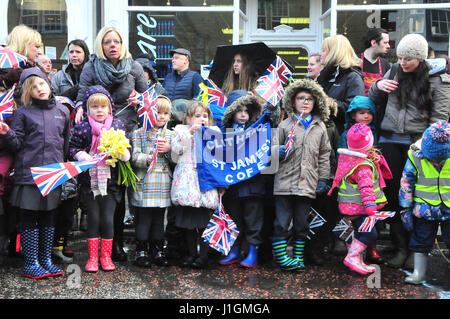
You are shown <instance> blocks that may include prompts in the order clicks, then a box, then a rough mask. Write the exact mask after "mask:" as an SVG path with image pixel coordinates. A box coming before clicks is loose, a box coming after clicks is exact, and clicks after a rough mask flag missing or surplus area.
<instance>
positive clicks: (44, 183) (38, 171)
mask: <svg viewBox="0 0 450 319" xmlns="http://www.w3.org/2000/svg"><path fill="white" fill-rule="evenodd" d="M107 155H108V154H107V153H100V154H96V155H94V156H93V158H92V159H90V160H87V161H77V162H64V163H55V164H49V165H44V166H39V167H31V168H30V170H31V176H32V177H33V179H34V182H35V183H36V185H37V187H38V188H39V191H40V192H41V194H42V196H44V197H45V196H47V195H48V194H49V193H50V192H51V191H52V190H54V189H56V188H57V187H58V186H59V185H61V184H62V183H64V182H66V181H68V180H69V179H71V178H73V177H75V176H77V175H78V174H80V173H82V172H84V171H85V170H87V169H89V168H91V167H92V166H94V165H95V164H97V163H98V162H100V161H101V160H103V159H104V158H105V157H106V156H107Z"/></svg>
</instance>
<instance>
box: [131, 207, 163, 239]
mask: <svg viewBox="0 0 450 319" xmlns="http://www.w3.org/2000/svg"><path fill="white" fill-rule="evenodd" d="M134 209H135V213H136V239H137V240H140V241H146V240H150V239H154V240H162V239H164V213H165V211H166V209H165V208H159V207H134Z"/></svg>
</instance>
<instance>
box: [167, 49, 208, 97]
mask: <svg viewBox="0 0 450 319" xmlns="http://www.w3.org/2000/svg"><path fill="white" fill-rule="evenodd" d="M170 54H171V55H172V66H173V71H172V72H171V73H169V74H167V76H166V78H165V80H164V83H163V86H164V88H165V89H166V90H167V93H168V94H169V98H170V100H171V101H173V100H176V99H186V100H192V98H194V97H196V96H197V95H198V93H199V91H200V88H199V86H198V85H199V84H200V83H201V82H202V81H203V78H202V76H201V75H200V73H198V72H194V71H192V70H191V69H189V63H190V61H191V52H189V50H186V49H183V48H178V49H175V50H171V51H170Z"/></svg>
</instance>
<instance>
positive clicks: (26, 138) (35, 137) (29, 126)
mask: <svg viewBox="0 0 450 319" xmlns="http://www.w3.org/2000/svg"><path fill="white" fill-rule="evenodd" d="M69 122H70V114H69V111H68V110H67V107H65V106H64V105H62V104H60V103H59V102H57V101H56V100H55V98H50V99H49V100H46V101H39V100H31V101H30V103H29V104H28V105H27V106H22V107H20V108H18V109H17V110H16V111H15V113H14V119H13V121H12V123H11V126H10V130H9V131H8V133H6V134H5V135H3V136H2V138H3V139H4V141H5V143H6V144H7V145H8V147H9V148H10V149H11V150H12V151H13V152H14V153H15V159H14V184H16V185H17V184H18V185H34V180H33V178H32V177H31V171H30V167H34V166H42V165H47V164H53V163H60V162H64V161H65V159H66V157H67V153H68V146H69Z"/></svg>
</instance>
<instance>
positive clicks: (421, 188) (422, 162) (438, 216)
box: [399, 121, 450, 285]
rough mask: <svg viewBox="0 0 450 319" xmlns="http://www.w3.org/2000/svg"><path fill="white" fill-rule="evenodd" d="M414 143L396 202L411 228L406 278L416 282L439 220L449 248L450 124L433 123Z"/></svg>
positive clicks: (420, 278) (420, 279)
mask: <svg viewBox="0 0 450 319" xmlns="http://www.w3.org/2000/svg"><path fill="white" fill-rule="evenodd" d="M415 145H416V146H417V148H418V149H417V150H416V151H413V150H412V149H410V150H409V151H408V160H407V162H406V164H405V168H404V169H403V174H402V179H401V181H400V193H399V202H400V206H402V207H404V209H405V210H404V211H403V212H402V221H403V222H404V223H405V225H406V226H407V229H408V231H412V235H411V240H410V242H409V249H410V250H411V251H412V252H414V272H413V273H412V274H411V275H410V276H408V277H406V279H405V282H406V283H409V284H415V285H417V284H421V283H423V282H425V279H426V270H427V260H428V253H429V252H430V251H431V249H432V248H433V244H434V239H435V238H436V233H437V230H438V226H439V224H440V226H441V232H442V238H443V239H444V241H445V243H446V244H447V247H448V248H450V190H449V185H450V184H449V180H450V124H449V123H448V122H445V121H438V122H436V123H434V124H432V125H431V126H430V127H429V128H427V129H426V130H425V132H424V133H423V136H422V139H421V140H420V141H418V142H416V144H415ZM408 221H409V223H408ZM449 270H450V267H449Z"/></svg>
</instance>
